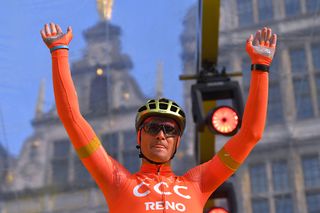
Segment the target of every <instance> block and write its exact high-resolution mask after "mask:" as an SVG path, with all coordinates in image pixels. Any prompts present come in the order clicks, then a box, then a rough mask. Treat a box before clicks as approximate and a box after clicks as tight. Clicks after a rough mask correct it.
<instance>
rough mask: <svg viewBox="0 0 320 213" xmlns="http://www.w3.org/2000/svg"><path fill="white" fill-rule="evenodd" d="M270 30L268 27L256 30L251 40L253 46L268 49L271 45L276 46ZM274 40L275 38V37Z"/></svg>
mask: <svg viewBox="0 0 320 213" xmlns="http://www.w3.org/2000/svg"><path fill="white" fill-rule="evenodd" d="M273 38H274V36H273V35H272V30H271V28H269V27H264V28H262V29H261V30H258V31H257V32H256V34H255V36H254V39H253V45H254V46H260V45H261V46H267V47H270V46H271V45H272V44H273V45H276V43H275V42H276V40H275V41H274V40H273ZM275 39H276V37H275Z"/></svg>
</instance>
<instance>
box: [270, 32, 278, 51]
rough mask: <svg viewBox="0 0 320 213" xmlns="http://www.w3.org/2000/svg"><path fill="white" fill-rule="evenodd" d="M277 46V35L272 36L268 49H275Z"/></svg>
mask: <svg viewBox="0 0 320 213" xmlns="http://www.w3.org/2000/svg"><path fill="white" fill-rule="evenodd" d="M276 45H277V34H273V35H272V37H271V44H270V47H273V48H274V47H276Z"/></svg>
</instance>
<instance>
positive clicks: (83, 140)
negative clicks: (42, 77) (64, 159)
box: [41, 23, 126, 193]
mask: <svg viewBox="0 0 320 213" xmlns="http://www.w3.org/2000/svg"><path fill="white" fill-rule="evenodd" d="M41 36H42V39H43V41H44V42H45V44H46V45H47V46H48V48H49V49H50V52H51V56H52V78H53V87H54V96H55V101H56V107H57V112H58V115H59V117H60V119H61V121H62V123H63V125H64V127H65V129H66V130H67V133H68V135H69V137H70V139H71V142H72V144H73V145H74V147H75V149H76V152H77V154H78V156H79V157H80V159H81V161H82V162H83V163H84V165H85V167H86V168H87V169H88V170H89V172H90V173H91V175H92V176H93V177H94V178H95V180H96V182H97V183H98V185H99V186H100V188H101V189H102V190H103V192H104V193H105V191H106V187H108V185H114V182H113V181H114V180H119V178H114V177H113V176H114V175H117V174H119V172H124V173H125V174H126V170H124V169H123V168H122V167H121V166H120V165H119V164H118V163H117V162H116V161H115V160H113V159H112V158H111V157H109V156H108V155H107V153H106V152H105V150H104V148H103V146H102V145H101V143H100V141H99V139H98V138H97V136H96V134H95V132H94V131H93V129H92V128H91V126H90V125H89V123H88V122H87V121H86V120H85V119H84V118H83V116H82V115H81V113H80V109H79V103H78V98H77V94H76V89H75V87H74V84H73V81H72V77H71V72H70V68H69V62H68V49H69V47H68V45H69V43H70V41H71V39H72V29H71V27H68V30H67V33H66V34H64V33H63V32H62V30H61V28H60V26H59V25H57V24H54V23H50V24H46V25H45V26H44V28H43V29H42V30H41ZM108 193H111V192H110V191H109V192H108Z"/></svg>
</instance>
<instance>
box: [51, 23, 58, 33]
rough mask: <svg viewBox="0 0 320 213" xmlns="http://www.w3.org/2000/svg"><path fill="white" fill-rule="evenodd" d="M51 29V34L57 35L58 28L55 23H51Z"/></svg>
mask: <svg viewBox="0 0 320 213" xmlns="http://www.w3.org/2000/svg"><path fill="white" fill-rule="evenodd" d="M50 30H51V35H53V36H54V35H57V28H56V25H55V24H54V23H52V22H51V23H50Z"/></svg>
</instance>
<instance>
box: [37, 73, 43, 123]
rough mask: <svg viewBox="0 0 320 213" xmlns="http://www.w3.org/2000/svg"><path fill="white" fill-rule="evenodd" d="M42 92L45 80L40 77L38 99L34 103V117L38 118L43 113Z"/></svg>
mask: <svg viewBox="0 0 320 213" xmlns="http://www.w3.org/2000/svg"><path fill="white" fill-rule="evenodd" d="M44 94H45V80H44V79H42V80H41V82H40V88H39V93H38V100H37V105H36V115H35V117H36V118H40V117H41V116H42V114H43V106H44Z"/></svg>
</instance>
